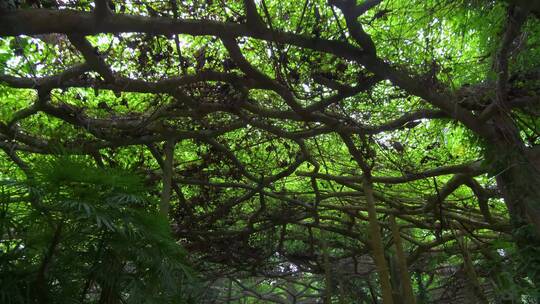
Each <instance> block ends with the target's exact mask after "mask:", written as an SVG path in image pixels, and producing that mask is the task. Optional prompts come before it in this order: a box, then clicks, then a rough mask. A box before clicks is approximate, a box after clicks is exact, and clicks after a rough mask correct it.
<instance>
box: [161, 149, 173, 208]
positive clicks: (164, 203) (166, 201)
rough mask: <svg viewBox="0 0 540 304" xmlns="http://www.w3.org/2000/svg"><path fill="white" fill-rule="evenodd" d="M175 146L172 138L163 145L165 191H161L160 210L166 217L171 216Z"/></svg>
mask: <svg viewBox="0 0 540 304" xmlns="http://www.w3.org/2000/svg"><path fill="white" fill-rule="evenodd" d="M174 146H175V143H174V141H172V140H168V141H167V142H165V144H164V145H163V156H164V160H163V192H161V203H160V205H159V211H160V213H161V214H162V215H163V216H165V217H168V216H169V207H170V201H171V188H172V174H173V162H174Z"/></svg>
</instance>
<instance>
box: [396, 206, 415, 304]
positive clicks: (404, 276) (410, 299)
mask: <svg viewBox="0 0 540 304" xmlns="http://www.w3.org/2000/svg"><path fill="white" fill-rule="evenodd" d="M390 225H391V226H392V238H393V239H394V246H395V247H396V258H397V262H398V267H399V275H400V278H401V280H400V281H401V287H402V293H403V303H405V304H416V299H415V297H414V293H413V290H412V284H411V276H410V275H409V269H408V267H407V257H406V256H405V252H403V245H402V243H401V235H400V234H399V226H398V225H397V223H396V218H395V217H394V216H393V215H392V216H390Z"/></svg>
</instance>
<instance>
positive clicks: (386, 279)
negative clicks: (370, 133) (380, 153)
mask: <svg viewBox="0 0 540 304" xmlns="http://www.w3.org/2000/svg"><path fill="white" fill-rule="evenodd" d="M364 193H365V195H366V202H367V209H368V216H369V234H370V236H371V238H370V244H371V248H372V250H373V259H374V260H375V266H376V267H377V273H378V274H379V281H380V284H381V291H382V298H383V304H393V303H394V300H393V298H392V284H391V283H390V272H389V270H388V264H387V263H386V259H385V257H384V245H383V242H382V237H381V231H380V225H379V221H378V219H377V211H376V209H375V198H374V197H373V188H372V183H371V179H370V177H369V176H366V177H365V178H364Z"/></svg>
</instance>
